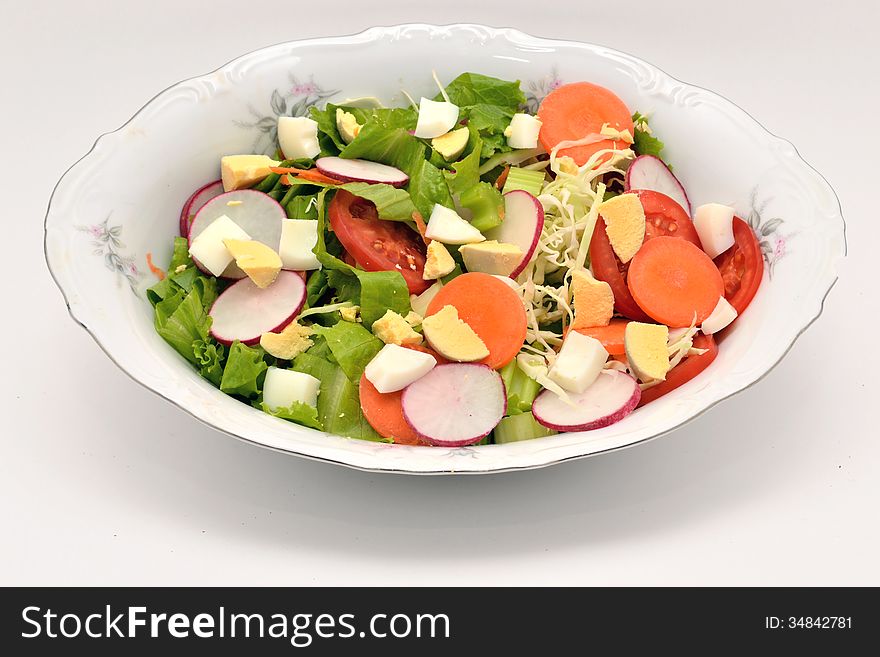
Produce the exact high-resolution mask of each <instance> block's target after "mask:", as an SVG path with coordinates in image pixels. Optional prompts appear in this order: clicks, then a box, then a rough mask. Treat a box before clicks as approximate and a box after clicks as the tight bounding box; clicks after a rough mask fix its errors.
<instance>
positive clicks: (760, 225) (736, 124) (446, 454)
mask: <svg viewBox="0 0 880 657" xmlns="http://www.w3.org/2000/svg"><path fill="white" fill-rule="evenodd" d="M352 61H357V62H358V66H357V67H352V66H350V63H351V62H352ZM389 61H393V62H395V72H394V74H389V71H388V66H387V62H389ZM432 68H436V69H437V73H438V75H439V76H440V78H441V79H451V78H452V77H454V76H455V75H457V74H458V73H460V72H462V71H465V70H477V71H479V72H482V73H486V74H489V75H496V76H499V77H503V78H508V79H521V80H525V81H526V83H525V84H524V89H525V90H526V91H527V92H528V93H529V102H530V103H531V105H530V106H536V105H535V104H536V103H537V102H539V100H540V97H541V96H542V95H543V94H545V93H546V91H547V90H548V89H549V88H551V87H552V85H553V84H555V83H556V82H555V81H558V80H566V81H571V80H579V79H588V80H591V81H593V82H595V83H597V84H601V85H604V86H607V87H609V88H611V89H613V90H614V91H615V92H617V93H618V94H619V95H620V96H621V97H622V98H623V100H624V101H625V102H626V103H627V104H628V106H630V107H631V108H633V109H634V110H636V109H637V110H639V111H641V112H643V113H648V114H650V116H651V124H652V127H653V128H654V130H655V132H656V133H657V134H658V135H659V136H660V137H661V138H662V139H663V140H664V142H665V143H666V145H667V149H668V151H667V155H668V157H669V159H670V161H671V162H673V164H674V165H675V169H676V175H677V176H679V177H680V178H681V180H682V181H683V182H684V184H685V186H686V187H687V188H688V193H689V196H690V197H691V200H692V202H694V203H695V204H701V203H705V202H709V201H722V202H733V203H735V205H736V209H737V212H738V214H739V215H740V216H743V217H747V218H748V221H749V223H750V225H751V226H752V227H753V229H755V230H756V233H757V234H758V235H759V238H760V239H761V240H763V241H764V242H765V244H764V245H762V250H763V252H764V256H765V258H766V259H767V262H768V268H767V269H768V275H767V277H765V280H764V284H763V285H762V287H761V289H760V290H759V292H758V295H757V296H756V297H755V300H754V302H753V303H752V305H751V306H750V307H749V309H748V311H747V312H746V313H744V314H743V316H742V317H741V318H739V319H738V320H737V323H736V324H735V325H734V327H733V328H732V330H731V331H730V332H729V334H728V335H726V337H725V340H724V345H723V348H722V349H721V351H720V353H719V355H718V357H717V358H716V360H715V361H714V362H713V364H712V365H711V366H710V368H709V369H708V370H707V371H706V372H705V373H704V374H703V375H701V376H699V377H697V378H695V379H694V380H692V381H690V382H689V383H688V384H686V385H685V386H682V387H681V388H679V389H677V390H675V391H673V392H672V393H670V394H668V395H667V396H665V397H664V398H663V399H661V400H658V401H657V402H654V403H652V404H649V405H647V406H645V407H643V408H641V409H639V410H637V411H636V412H634V413H633V414H631V415H630V416H629V417H627V418H625V419H624V420H623V421H621V422H619V423H617V424H615V425H612V426H610V427H606V428H604V429H600V430H596V431H591V432H573V433H563V434H559V435H556V436H552V437H550V438H545V439H539V440H532V441H523V442H518V443H512V444H505V445H486V446H474V447H469V448H466V449H460V450H445V449H432V448H420V447H409V446H402V445H388V444H382V443H368V442H364V441H355V440H350V439H345V438H341V437H338V436H332V435H328V434H325V433H323V432H319V431H314V430H312V429H308V428H305V427H300V426H298V425H294V424H291V423H288V422H285V421H283V420H279V419H277V418H273V417H271V416H269V415H266V414H264V413H262V412H260V411H258V410H256V409H253V408H251V407H249V406H247V405H245V404H241V403H239V402H238V401H236V400H235V399H233V398H231V397H228V396H226V395H224V394H223V393H221V392H220V391H218V390H217V389H215V388H214V387H213V386H211V384H210V383H208V382H207V381H205V380H203V379H201V377H199V376H198V374H197V373H195V372H194V371H193V370H192V369H191V368H190V367H189V366H188V364H187V363H186V362H185V361H183V359H182V358H181V357H179V356H178V355H177V354H176V353H175V352H174V351H173V350H172V349H171V348H170V347H168V345H167V344H165V343H164V341H162V339H161V338H160V337H159V336H158V335H156V333H155V331H154V330H153V326H152V312H151V311H152V309H151V308H150V307H149V304H148V303H147V302H146V301H145V300H144V298H143V295H134V294H131V290H132V289H134V288H137V289H138V290H141V291H142V290H143V288H144V287H146V285H147V283H148V282H149V279H150V277H149V276H147V275H146V274H145V272H142V271H141V270H140V268H139V266H138V264H136V263H144V262H145V260H144V258H145V256H146V254H147V253H153V254H157V255H158V254H167V253H168V251H169V243H170V238H171V236H172V235H174V234H175V232H176V229H175V226H176V223H177V219H178V215H179V211H180V207H181V205H182V204H183V202H184V200H185V199H186V198H187V196H189V194H190V193H191V192H192V190H193V189H196V188H197V187H198V186H199V185H201V184H203V183H204V182H206V181H208V180H212V179H214V178H216V167H217V160H218V158H219V157H220V156H221V155H223V154H228V153H234V152H239V153H241V152H249V151H253V150H254V147H255V145H256V146H258V147H260V149H261V150H262V151H263V152H267V151H268V150H269V149H270V148H272V143H273V141H274V136H273V134H272V129H273V126H271V125H270V123H272V122H274V121H275V120H276V119H277V116H279V115H282V114H283V115H291V114H299V113H304V112H305V111H307V107H308V106H309V104H310V103H319V102H325V101H326V99H328V98H331V97H333V96H334V94H336V93H341V91H335V90H337V89H339V90H344V92H345V95H346V96H347V97H359V96H377V97H379V98H380V99H384V100H385V101H387V102H388V104H398V103H397V102H395V101H396V100H397V99H398V94H399V92H400V89H401V88H406V89H407V90H408V91H410V92H412V93H413V95H418V94H424V95H428V94H432V93H433V92H434V90H435V87H434V85H433V82H432V81H431V78H430V75H429V74H426V71H428V72H430V71H431V69H432ZM323 85H328V86H326V87H325V86H323ZM324 94H326V96H323V95H324ZM322 96H323V97H322ZM249 103H256V104H255V105H253V106H252V107H250V108H249ZM260 103H265V105H261V104H260ZM251 110H252V111H251ZM248 115H250V116H249V117H248ZM273 117H275V118H273ZM236 122H238V123H237V124H236ZM255 139H256V140H257V142H256V143H255ZM707 143H712V144H713V151H712V152H713V153H724V157H723V158H717V157H716V158H714V159H713V160H712V166H711V167H708V166H706V158H707V157H710V156H711V155H707V154H706V153H705V150H704V145H705V144H707ZM168 153H175V154H176V157H175V158H173V159H172V164H170V165H169V164H168V162H169V160H168ZM160 164H161V166H160ZM132 170H141V171H150V172H153V173H152V174H151V175H150V176H136V177H132V176H130V175H129V173H128V172H130V171H132ZM759 183H760V188H759V193H757V194H756V193H755V192H754V190H756V188H758V185H759ZM782 219H784V221H782ZM123 235H124V237H125V239H124V241H123V239H122V237H123ZM45 241H46V257H47V262H48V264H49V267H50V270H51V272H52V274H53V276H54V277H55V280H56V282H57V283H58V285H59V287H60V289H61V291H62V293H63V295H64V297H65V300H66V302H67V304H68V306H69V308H70V312H71V314H72V316H73V317H74V319H75V320H76V321H78V322H79V323H80V324H82V325H83V326H84V327H85V328H86V329H87V330H88V331H89V332H90V333H91V334H92V336H93V337H94V338H95V340H96V341H97V342H98V343H99V344H100V345H101V347H102V348H103V349H104V350H105V351H106V352H107V354H108V355H109V356H110V357H111V358H113V360H114V361H115V362H116V363H117V364H118V365H119V366H120V367H121V368H122V369H123V371H125V372H126V373H127V374H128V375H129V376H131V377H132V378H133V379H135V380H136V381H138V382H139V383H141V384H142V385H144V386H145V387H146V388H148V389H149V390H151V391H153V392H155V393H156V394H158V395H160V396H162V397H163V398H165V399H167V400H168V401H170V402H171V403H172V404H174V405H176V406H178V407H179V408H181V409H183V410H185V411H186V412H188V413H190V414H191V415H193V416H194V417H196V418H197V419H199V420H200V421H202V422H204V423H206V424H208V425H210V426H212V427H214V428H216V429H218V430H220V431H222V432H225V433H227V434H229V435H232V436H235V437H237V438H239V439H241V440H244V441H248V442H252V443H254V444H257V445H261V446H264V447H268V448H271V449H274V450H277V451H280V452H284V453H289V454H297V455H301V456H305V457H309V458H314V459H320V460H323V461H327V462H332V463H338V464H342V465H347V466H351V467H356V468H361V469H368V470H375V471H384V472H405V473H437V474H448V473H485V472H500V471H507V470H520V469H526V468H533V467H541V466H546V465H551V464H554V463H559V462H562V461H566V460H569V459H574V458H582V457H585V456H590V455H595V454H600V453H603V452H607V451H610V450H615V449H620V448H623V447H629V446H632V445H636V444H639V443H641V442H644V441H646V440H649V439H652V438H656V437H658V436H660V435H663V434H665V433H668V432H669V431H672V430H674V429H675V428H676V427H678V426H680V425H681V424H683V423H685V422H687V421H689V420H691V419H693V418H694V417H695V416H697V415H699V414H701V413H703V412H705V411H706V410H707V409H709V408H710V407H711V406H713V405H714V404H716V403H718V402H720V401H722V400H723V399H725V398H727V397H729V396H730V395H732V394H735V393H737V392H739V391H742V390H744V389H745V388H747V387H749V386H750V385H751V384H752V383H754V382H755V381H757V380H758V379H760V378H761V377H762V376H764V375H765V374H766V373H767V372H768V371H769V370H770V369H771V368H772V367H773V366H774V365H775V364H776V363H777V362H778V361H779V360H780V358H782V356H783V355H784V354H785V353H786V352H787V351H788V349H789V348H790V346H791V344H792V342H793V341H794V340H795V339H796V338H797V337H798V336H799V335H800V334H801V333H802V332H803V331H804V330H805V329H806V327H807V326H809V324H810V323H812V321H813V320H815V318H816V317H817V316H818V315H819V314H820V312H821V309H822V304H823V301H824V298H825V296H826V294H827V293H828V291H829V290H830V288H831V286H832V285H833V283H834V281H835V280H836V276H837V263H838V261H839V259H840V258H841V257H842V256H843V255H844V253H845V239H844V225H843V218H842V216H841V213H840V206H839V203H838V201H837V198H836V196H835V195H834V193H833V191H832V190H831V188H830V187H829V185H828V184H827V182H826V181H825V180H824V179H823V178H822V177H821V176H820V175H819V174H818V173H817V172H816V171H815V170H813V169H812V168H811V167H809V165H807V164H806V163H805V162H804V161H803V160H802V159H801V158H800V157H799V155H798V154H797V151H796V150H795V149H794V147H793V146H792V145H791V144H790V143H788V142H786V141H785V140H783V139H780V138H778V137H775V136H774V135H772V134H770V133H768V132H767V131H766V130H765V129H764V128H763V127H761V126H760V125H759V124H758V123H757V122H756V121H755V120H754V119H752V118H751V117H750V116H749V115H747V114H746V113H745V112H743V111H742V110H741V109H739V108H738V107H736V106H735V105H734V104H733V103H731V102H730V101H728V100H726V99H724V98H722V97H721V96H718V95H716V94H714V93H712V92H709V91H706V90H704V89H700V88H698V87H693V86H690V85H687V84H685V83H683V82H680V81H678V80H676V79H674V78H672V77H670V76H668V75H666V74H665V73H663V72H661V71H660V70H658V69H656V68H655V67H653V66H651V65H650V64H647V63H646V62H643V61H641V60H639V59H636V58H634V57H631V56H629V55H626V54H624V53H620V52H617V51H614V50H611V49H609V48H605V47H602V46H595V45H590V44H583V43H574V42H566V41H554V40H547V39H538V38H535V37H531V36H528V35H526V34H523V33H521V32H518V31H515V30H498V29H493V28H487V27H483V26H479V25H453V26H444V27H438V26H430V25H401V26H394V27H382V28H372V29H370V30H367V31H366V32H364V33H361V34H358V35H354V36H351V37H336V38H327V39H316V40H309V41H302V42H292V43H285V44H279V45H276V46H272V47H269V48H265V49H263V50H259V51H256V52H254V53H250V54H248V55H245V56H243V57H241V58H239V59H237V60H235V61H233V62H231V63H230V64H228V65H226V66H224V67H222V68H221V69H219V70H217V71H215V72H213V73H210V74H208V75H205V76H201V77H198V78H194V79H192V80H187V81H185V82H181V83H180V84H178V85H175V86H173V87H171V88H169V89H168V90H166V91H164V92H162V93H161V94H159V95H158V96H156V97H155V98H154V99H153V100H151V101H150V102H149V103H148V104H147V105H146V106H145V107H144V108H143V109H142V110H141V111H140V112H138V113H137V115H135V117H134V118H132V120H131V121H129V122H128V123H127V124H126V125H125V126H123V127H122V128H120V129H119V130H117V131H115V132H113V133H110V134H107V135H105V136H103V137H101V138H100V139H99V140H98V142H97V143H96V145H95V147H94V148H93V149H92V151H90V152H89V153H88V154H87V155H86V156H85V157H84V158H82V159H81V160H80V161H79V162H78V163H76V164H75V165H74V166H73V167H72V168H71V169H70V170H69V171H68V172H67V173H66V174H65V176H64V177H63V178H62V180H61V181H60V182H59V184H58V186H57V187H56V190H55V192H54V193H53V197H52V200H51V202H50V207H49V211H48V214H47V217H46V238H45ZM92 254H95V255H94V256H93V255H92ZM783 257H784V260H785V264H784V266H781V267H780V266H777V265H778V263H779V262H780V260H781V259H782V258H783ZM157 260H159V262H158V263H157V264H159V265H160V266H161V265H162V264H163V261H162V259H160V258H157ZM164 264H167V256H166V257H165V259H164ZM141 266H142V265H141ZM771 271H772V277H771V276H770V272H771Z"/></svg>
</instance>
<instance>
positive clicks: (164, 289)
mask: <svg viewBox="0 0 880 657" xmlns="http://www.w3.org/2000/svg"><path fill="white" fill-rule="evenodd" d="M181 291H182V290H181V287H180V286H179V285H177V284H176V283H175V282H174V281H173V280H172V278H171V277H170V276H166V277H165V278H163V279H162V280H161V281H159V282H158V283H156V284H155V285H153V286H152V287H149V288H147V300H148V301H149V302H150V303H151V304H153V307H154V308H155V307H156V306H157V305H158V304H159V303H160V302H161V301H163V300H165V299H167V298H169V297H172V296H175V295H178V299H177V301H176V303H175V304H174V307H173V308H171V309H170V310H166V315H170V314H171V313H172V312H174V308H177V306H178V305H179V304H180V302H181V301H183V295H182V294H181ZM166 308H167V306H166Z"/></svg>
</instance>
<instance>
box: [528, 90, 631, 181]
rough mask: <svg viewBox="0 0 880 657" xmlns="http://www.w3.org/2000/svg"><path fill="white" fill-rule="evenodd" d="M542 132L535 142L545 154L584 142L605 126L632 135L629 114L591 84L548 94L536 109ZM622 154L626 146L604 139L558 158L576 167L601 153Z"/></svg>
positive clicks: (563, 152)
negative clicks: (568, 159)
mask: <svg viewBox="0 0 880 657" xmlns="http://www.w3.org/2000/svg"><path fill="white" fill-rule="evenodd" d="M538 118H539V119H540V120H541V123H542V125H541V132H540V133H539V135H538V138H539V139H540V141H541V145H542V146H543V147H544V150H546V151H547V152H548V153H549V152H550V151H551V150H553V147H554V146H556V144H558V143H559V142H562V141H574V140H577V139H583V138H584V137H587V136H589V135H592V134H598V133H599V131H600V130H601V129H602V125H603V124H605V123H607V124H608V125H609V126H610V127H611V128H614V129H615V130H621V131H622V130H629V133H630V135H632V134H633V122H632V117H631V116H630V111H629V109H628V108H627V106H626V105H625V104H624V102H623V101H622V100H621V99H620V98H618V97H617V96H616V95H615V94H614V93H612V92H611V91H609V90H608V89H606V88H605V87H600V86H599V85H596V84H591V83H590V82H575V83H572V84H566V85H563V86H561V87H559V88H558V89H556V90H554V91H551V92H550V93H549V94H548V95H547V97H546V98H545V99H544V100H543V102H542V103H541V107H540V108H538ZM607 148H614V149H617V150H624V149H626V148H629V144H628V143H626V142H624V141H622V140H614V139H603V140H601V141H597V142H595V143H592V144H586V145H583V146H574V147H572V148H563V149H561V150H560V151H559V155H567V156H569V157H571V158H572V159H574V161H575V162H576V163H577V164H578V165H582V164H586V163H587V160H589V159H590V157H591V156H592V155H593V154H594V153H596V152H598V151H601V150H604V149H607Z"/></svg>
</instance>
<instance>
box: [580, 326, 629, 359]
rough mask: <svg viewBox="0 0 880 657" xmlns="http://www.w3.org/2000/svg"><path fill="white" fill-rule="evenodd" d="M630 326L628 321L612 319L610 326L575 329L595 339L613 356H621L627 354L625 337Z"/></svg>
mask: <svg viewBox="0 0 880 657" xmlns="http://www.w3.org/2000/svg"><path fill="white" fill-rule="evenodd" d="M627 324H629V320H628V319H619V318H618V319H612V320H611V323H610V324H608V326H587V327H581V328H577V329H575V331H577V332H578V333H582V334H583V335H586V336H589V337H591V338H595V339H596V340H598V341H599V342H601V343H602V346H603V347H605V351H607V352H608V353H609V354H611V355H612V356H619V355H623V354H625V353H626V349H625V348H624V346H623V336H624V332H625V331H626V325H627Z"/></svg>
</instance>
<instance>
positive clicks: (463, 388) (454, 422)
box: [401, 363, 507, 447]
mask: <svg viewBox="0 0 880 657" xmlns="http://www.w3.org/2000/svg"><path fill="white" fill-rule="evenodd" d="M401 402H402V406H403V416H404V417H405V418H406V421H407V422H408V423H409V425H410V426H411V427H412V428H413V430H414V431H415V432H416V433H417V434H419V436H421V437H422V438H424V439H425V440H427V441H429V442H430V443H431V444H432V445H439V446H442V447H461V446H463V445H473V444H474V443H478V442H480V440H482V439H483V438H484V437H485V436H487V435H489V432H490V431H492V429H494V428H495V425H497V424H498V423H499V422H500V421H501V418H502V417H504V413H505V412H507V392H506V391H505V389H504V382H503V381H502V380H501V375H500V374H498V372H496V371H495V370H493V369H491V368H490V367H487V366H486V365H479V364H477V363H448V364H445V365H437V366H436V367H435V368H434V369H432V370H431V371H430V372H428V373H427V374H426V375H425V376H423V377H422V378H421V379H419V380H418V381H416V382H415V383H412V384H410V385H409V386H407V387H406V388H405V389H404V391H403V396H402V397H401Z"/></svg>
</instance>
